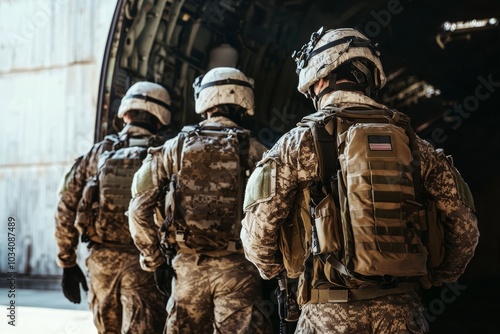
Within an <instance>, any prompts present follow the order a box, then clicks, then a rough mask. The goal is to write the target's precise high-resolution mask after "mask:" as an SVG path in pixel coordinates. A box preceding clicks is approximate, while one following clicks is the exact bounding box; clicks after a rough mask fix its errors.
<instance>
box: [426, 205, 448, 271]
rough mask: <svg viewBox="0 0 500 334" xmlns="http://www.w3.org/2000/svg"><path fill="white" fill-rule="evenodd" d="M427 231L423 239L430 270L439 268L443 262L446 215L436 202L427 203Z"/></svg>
mask: <svg viewBox="0 0 500 334" xmlns="http://www.w3.org/2000/svg"><path fill="white" fill-rule="evenodd" d="M426 206H427V210H426V212H427V216H426V222H427V226H426V227H427V230H426V231H425V232H424V233H423V236H422V239H423V242H424V244H425V246H426V247H427V252H428V253H429V254H428V257H427V267H428V268H429V269H434V268H437V267H438V266H439V265H440V264H441V262H443V259H444V254H445V248H444V224H445V222H446V219H447V218H446V215H445V214H444V213H443V212H441V211H439V210H438V208H437V207H436V202H435V201H433V200H429V201H428V202H427V205H426Z"/></svg>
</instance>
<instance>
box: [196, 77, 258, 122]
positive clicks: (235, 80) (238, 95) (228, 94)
mask: <svg viewBox="0 0 500 334" xmlns="http://www.w3.org/2000/svg"><path fill="white" fill-rule="evenodd" d="M193 88H194V100H195V111H196V113H197V114H199V115H202V117H205V118H206V117H211V116H215V115H224V116H226V117H228V118H230V119H232V120H234V121H239V120H241V117H243V115H245V114H246V115H250V116H251V115H253V114H254V109H255V104H254V97H253V80H252V79H251V78H248V77H247V76H245V74H243V72H241V71H240V70H238V69H236V68H233V67H216V68H213V69H211V70H210V71H208V72H207V73H206V74H205V75H202V76H199V77H198V78H196V79H195V81H194V83H193Z"/></svg>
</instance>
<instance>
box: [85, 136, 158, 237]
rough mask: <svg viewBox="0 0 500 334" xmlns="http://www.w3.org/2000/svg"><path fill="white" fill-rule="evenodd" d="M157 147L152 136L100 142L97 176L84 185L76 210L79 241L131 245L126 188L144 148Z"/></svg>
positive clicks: (128, 194) (115, 137) (128, 196)
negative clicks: (100, 152)
mask: <svg viewBox="0 0 500 334" xmlns="http://www.w3.org/2000/svg"><path fill="white" fill-rule="evenodd" d="M160 144H161V141H160V139H159V138H158V137H155V136H151V137H139V138H134V137H129V138H126V139H124V140H120V139H119V138H118V137H117V136H115V135H112V136H107V137H106V138H105V139H104V143H103V145H104V147H103V153H102V154H101V155H100V157H99V160H98V169H97V175H96V176H94V177H93V178H92V179H90V180H89V181H88V182H87V184H86V186H85V188H84V190H83V194H82V199H81V200H80V202H79V205H78V209H77V219H76V227H77V229H78V230H79V232H80V234H81V235H82V241H83V242H89V241H93V242H97V243H105V244H115V245H133V240H132V237H131V236H130V232H129V228H128V223H127V217H126V216H125V212H126V211H127V210H128V205H129V202H130V199H131V198H132V195H131V191H130V187H131V184H132V180H133V177H134V174H135V172H136V171H137V170H138V169H139V168H140V167H141V165H142V161H143V160H144V158H145V157H146V155H147V149H148V147H150V146H156V145H160Z"/></svg>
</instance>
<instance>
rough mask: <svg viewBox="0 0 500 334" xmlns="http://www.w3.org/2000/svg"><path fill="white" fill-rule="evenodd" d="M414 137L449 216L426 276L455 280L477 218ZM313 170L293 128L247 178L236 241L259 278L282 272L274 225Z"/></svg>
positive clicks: (352, 100)
mask: <svg viewBox="0 0 500 334" xmlns="http://www.w3.org/2000/svg"><path fill="white" fill-rule="evenodd" d="M324 99H325V100H326V101H325V102H324V103H323V105H329V104H335V105H336V106H339V107H348V106H353V105H366V106H368V107H375V108H384V109H387V107H385V106H383V105H381V104H378V103H376V102H374V101H373V100H371V99H369V98H368V97H366V96H365V95H362V94H358V93H353V92H346V91H337V92H334V93H332V94H330V95H328V96H326V97H325V98H324ZM417 141H418V146H419V149H420V153H421V156H422V160H421V174H422V181H423V186H424V187H425V189H426V190H427V191H428V193H429V194H430V195H431V196H432V197H433V198H434V199H435V200H436V202H437V206H438V208H439V209H440V210H442V211H443V212H444V213H446V215H447V216H448V217H449V218H450V219H451V222H450V223H449V226H447V235H446V236H445V239H446V243H447V244H446V249H447V252H448V254H447V256H446V258H445V260H444V261H443V263H442V264H441V265H440V267H439V268H437V270H436V271H435V272H433V273H431V274H430V275H432V277H429V279H430V280H431V281H432V282H434V283H435V284H439V282H450V281H455V280H456V279H458V277H459V276H460V275H461V274H462V273H463V272H464V270H465V268H466V265H467V264H468V262H469V261H470V260H471V258H472V256H473V254H474V250H475V247H476V245H477V242H478V238H479V231H478V228H477V219H476V217H475V216H474V214H473V209H472V205H468V203H466V201H464V200H463V198H462V197H461V196H460V194H459V193H458V190H457V186H456V184H455V182H454V178H453V176H452V172H451V170H450V165H449V163H448V162H447V161H446V159H445V157H444V154H443V153H442V152H441V153H439V152H436V150H434V148H433V147H432V146H431V145H430V144H429V143H428V142H426V141H424V140H422V139H420V138H417ZM318 172H319V171H318V163H317V157H316V151H315V148H314V142H313V138H312V134H311V130H310V129H309V128H306V127H296V128H294V129H292V130H291V131H289V132H288V133H286V134H285V135H284V136H283V137H282V138H280V140H279V141H278V142H277V143H276V144H275V145H274V147H273V148H272V149H270V150H269V151H268V152H267V153H266V155H265V157H264V158H263V159H262V160H261V161H260V162H259V163H258V165H257V169H256V170H255V171H254V173H253V174H252V176H251V177H250V179H249V181H248V184H247V187H246V194H245V214H246V215H245V218H244V219H243V221H242V225H243V226H242V231H241V239H242V242H243V247H244V250H245V254H246V257H247V258H248V259H249V260H250V261H251V262H253V263H254V264H255V265H256V266H257V267H258V268H259V271H260V274H261V276H262V277H263V278H266V279H270V278H272V277H275V276H277V275H278V274H280V273H281V272H282V271H283V270H284V267H283V264H282V259H281V254H280V252H279V247H278V243H277V240H278V232H279V229H280V226H281V224H282V223H283V221H284V219H285V218H286V217H287V215H288V213H289V211H290V209H291V206H292V202H293V200H294V196H295V194H296V192H297V187H298V184H299V182H302V181H309V180H313V179H318V177H319V176H318Z"/></svg>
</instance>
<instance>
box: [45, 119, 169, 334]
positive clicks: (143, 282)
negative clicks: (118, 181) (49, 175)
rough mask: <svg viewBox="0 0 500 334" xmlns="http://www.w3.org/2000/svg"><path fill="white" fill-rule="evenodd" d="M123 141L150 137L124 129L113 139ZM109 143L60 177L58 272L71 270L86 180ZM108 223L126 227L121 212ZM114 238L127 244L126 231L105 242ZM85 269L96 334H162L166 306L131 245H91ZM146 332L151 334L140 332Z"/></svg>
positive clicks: (141, 131) (137, 130) (139, 130)
mask: <svg viewBox="0 0 500 334" xmlns="http://www.w3.org/2000/svg"><path fill="white" fill-rule="evenodd" d="M127 135H128V136H134V137H135V136H137V137H140V136H151V133H150V132H149V131H147V130H144V129H142V128H139V127H136V126H130V125H129V126H127V127H125V128H124V129H123V130H122V131H121V132H120V133H119V134H118V137H122V136H127ZM112 142H113V141H112V140H104V141H102V142H100V143H97V144H95V145H94V146H93V147H92V148H91V149H90V151H89V152H88V153H86V154H85V155H84V156H83V157H81V158H79V159H78V160H77V162H76V163H75V164H74V165H73V167H72V168H71V169H70V171H69V172H68V173H67V174H66V175H65V177H64V181H63V184H62V185H61V188H60V192H59V196H60V197H59V202H58V206H57V211H56V214H55V223H56V232H55V238H56V242H57V246H58V255H57V262H58V264H59V266H61V267H63V268H68V267H72V266H75V265H76V248H77V246H78V237H79V234H78V231H77V229H76V228H75V217H76V210H77V205H78V202H79V201H80V198H81V196H82V190H83V188H84V186H85V184H86V182H87V180H88V179H89V178H91V177H93V176H95V175H96V174H97V171H98V161H99V158H100V157H101V156H102V154H103V153H104V152H106V151H109V150H111V149H112V147H111V143H112ZM113 219H114V221H115V222H117V223H118V222H119V224H121V226H124V227H128V222H127V217H126V216H125V215H123V212H122V213H121V215H120V217H113ZM113 233H114V234H120V235H119V236H116V238H115V239H116V240H119V239H120V238H125V239H127V238H131V237H130V232H128V230H127V229H118V230H116V231H112V230H110V231H109V233H108V236H110V237H112V236H113ZM121 233H125V234H126V235H125V236H123V235H121ZM87 266H88V271H89V272H90V289H89V290H90V292H89V296H88V298H89V304H90V306H91V309H92V311H93V313H94V322H95V324H96V326H97V328H98V330H99V333H120V332H122V330H123V333H148V332H149V333H157V332H161V330H162V327H163V324H164V322H165V317H166V314H165V311H164V310H165V306H166V301H165V300H164V298H163V297H162V296H161V295H160V294H159V292H158V291H157V289H156V285H155V282H154V278H153V275H152V274H151V273H145V272H144V271H143V270H142V269H141V267H140V265H139V252H138V251H137V249H136V248H135V246H134V245H133V244H132V245H130V244H129V245H125V246H124V245H110V244H100V245H94V246H92V248H91V255H90V256H89V258H88V259H87ZM136 326H137V327H136ZM148 328H149V329H150V328H154V329H155V330H154V331H151V330H145V329H148Z"/></svg>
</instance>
